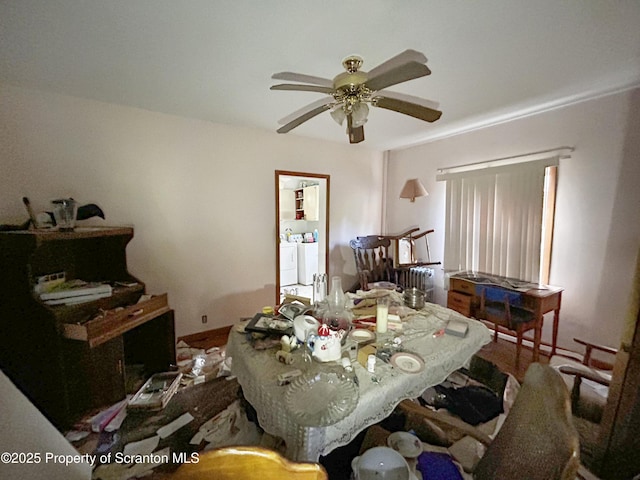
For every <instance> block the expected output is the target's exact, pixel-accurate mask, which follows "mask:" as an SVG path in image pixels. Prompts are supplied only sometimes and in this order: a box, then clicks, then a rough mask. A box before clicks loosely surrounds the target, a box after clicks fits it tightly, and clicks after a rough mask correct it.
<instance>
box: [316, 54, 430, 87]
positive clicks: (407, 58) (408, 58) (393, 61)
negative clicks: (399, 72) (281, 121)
mask: <svg viewBox="0 0 640 480" xmlns="http://www.w3.org/2000/svg"><path fill="white" fill-rule="evenodd" d="M409 62H418V63H427V57H425V56H424V54H423V53H421V52H418V51H416V50H411V49H409V50H405V51H404V52H402V53H399V54H398V55H396V56H395V57H392V58H390V59H389V60H386V61H384V62H382V63H381V64H380V65H378V66H377V67H375V68H372V69H371V70H369V78H372V77H377V76H378V75H380V74H382V73H384V72H387V71H389V70H391V69H393V68H397V67H399V66H400V65H404V64H405V63H409ZM309 83H313V82H309Z"/></svg>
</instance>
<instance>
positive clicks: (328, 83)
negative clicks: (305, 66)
mask: <svg viewBox="0 0 640 480" xmlns="http://www.w3.org/2000/svg"><path fill="white" fill-rule="evenodd" d="M271 78H273V79H274V80H285V81H287V82H300V83H312V84H314V85H321V86H323V87H332V86H333V80H330V79H328V78H322V77H314V76H313V75H304V74H302V73H294V72H280V73H274V74H273V75H272V76H271Z"/></svg>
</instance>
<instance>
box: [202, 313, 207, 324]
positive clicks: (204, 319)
mask: <svg viewBox="0 0 640 480" xmlns="http://www.w3.org/2000/svg"><path fill="white" fill-rule="evenodd" d="M202 323H207V316H206V315H202Z"/></svg>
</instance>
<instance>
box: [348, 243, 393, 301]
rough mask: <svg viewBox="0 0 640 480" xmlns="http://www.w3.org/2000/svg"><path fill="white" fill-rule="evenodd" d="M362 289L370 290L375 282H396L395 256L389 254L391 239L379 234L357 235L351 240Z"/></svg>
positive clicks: (350, 244)
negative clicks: (370, 285)
mask: <svg viewBox="0 0 640 480" xmlns="http://www.w3.org/2000/svg"><path fill="white" fill-rule="evenodd" d="M349 246H351V248H352V249H353V256H354V259H355V263H356V270H357V272H358V280H359V282H360V288H361V289H362V290H369V284H370V283H373V282H390V283H394V284H395V283H396V280H397V278H396V271H395V268H394V265H393V257H391V256H390V255H389V249H390V247H391V240H390V239H389V238H385V237H381V236H379V235H369V236H366V237H357V238H356V239H355V240H351V242H349Z"/></svg>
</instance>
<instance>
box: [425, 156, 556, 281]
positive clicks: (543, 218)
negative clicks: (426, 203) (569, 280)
mask: <svg viewBox="0 0 640 480" xmlns="http://www.w3.org/2000/svg"><path fill="white" fill-rule="evenodd" d="M557 164H558V157H553V158H545V159H542V160H536V161H526V162H521V163H515V164H508V165H500V166H494V167H489V168H482V169H472V170H465V171H461V172H460V171H458V172H456V171H454V170H457V169H451V170H452V171H451V172H449V173H445V174H443V175H439V176H438V180H446V182H447V186H446V220H445V222H446V223H445V251H444V268H445V270H447V271H458V270H473V271H477V272H483V273H489V274H493V275H501V276H505V277H512V278H518V279H521V280H525V281H530V282H536V283H537V282H540V283H547V281H548V272H549V266H550V250H551V238H552V234H553V210H554V208H553V205H554V201H555V173H556V168H557Z"/></svg>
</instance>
